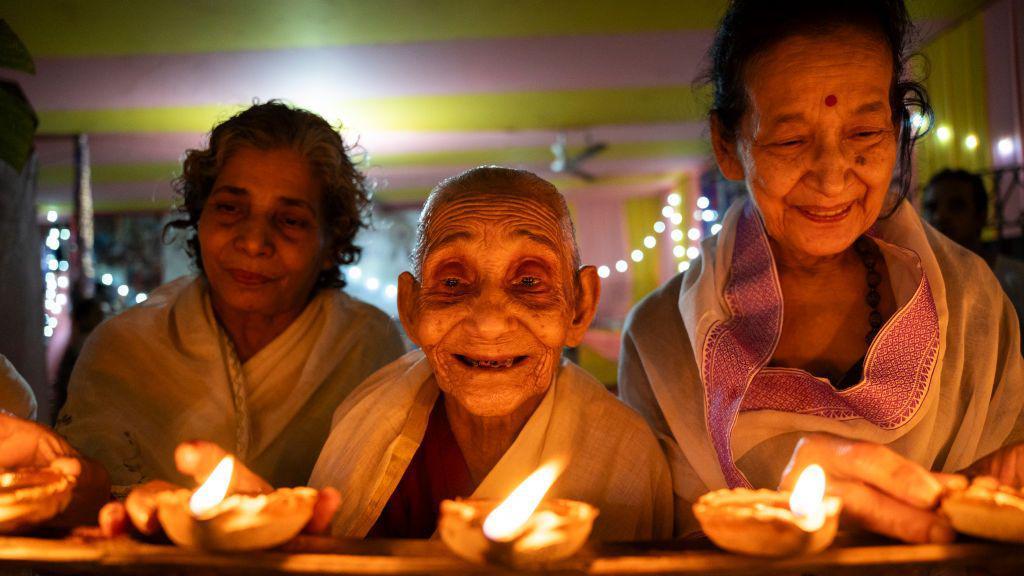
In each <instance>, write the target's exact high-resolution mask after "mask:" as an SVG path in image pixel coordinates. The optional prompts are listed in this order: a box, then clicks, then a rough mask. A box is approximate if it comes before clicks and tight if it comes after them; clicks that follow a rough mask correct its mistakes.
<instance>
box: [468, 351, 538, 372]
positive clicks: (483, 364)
mask: <svg viewBox="0 0 1024 576" xmlns="http://www.w3.org/2000/svg"><path fill="white" fill-rule="evenodd" d="M453 356H455V358H456V359H457V360H458V361H459V362H462V363H463V364H465V365H466V366H469V367H470V368H482V369H486V370H500V369H503V368H511V367H513V366H515V365H517V364H519V363H520V362H522V361H523V360H526V356H511V357H509V358H505V359H504V360H477V359H475V358H470V357H469V356H463V355H462V354H453Z"/></svg>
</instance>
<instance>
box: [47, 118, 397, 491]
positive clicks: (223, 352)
mask: <svg viewBox="0 0 1024 576" xmlns="http://www.w3.org/2000/svg"><path fill="white" fill-rule="evenodd" d="M176 188H177V191H178V193H179V194H180V196H181V205H180V207H179V209H178V214H179V216H180V217H179V218H178V219H177V220H174V221H172V222H171V223H170V224H169V228H171V229H178V230H184V231H186V233H187V234H188V250H189V254H190V255H191V256H192V258H193V261H194V264H195V267H196V269H197V272H198V273H197V274H196V275H195V276H190V277H185V278H181V279H178V280H175V281H173V282H171V283H169V284H166V285H164V286H162V287H160V288H159V289H157V290H156V291H155V292H153V293H152V295H151V297H150V299H149V300H148V301H146V302H145V303H144V304H142V305H139V306H135V307H133V308H131V309H129V310H127V311H126V312H124V313H123V314H121V315H120V316H118V317H116V318H114V319H112V320H110V321H109V322H106V323H105V324H103V325H101V326H100V327H99V328H98V329H97V330H96V331H95V332H94V333H93V335H92V336H91V338H90V339H89V341H88V342H87V343H86V345H85V348H84V349H83V351H82V356H81V358H80V360H79V362H78V365H77V366H76V368H75V371H74V373H73V375H72V378H71V383H70V386H69V390H68V402H67V405H66V406H65V407H64V410H63V411H62V413H61V416H60V418H59V420H58V431H60V432H61V433H63V434H64V435H65V436H66V437H67V438H68V440H69V441H70V442H71V443H72V444H73V445H74V446H76V447H77V448H78V449H79V450H80V451H81V452H82V453H84V454H85V455H88V456H90V457H92V458H94V459H96V460H98V461H100V462H101V463H102V464H103V465H104V466H106V468H107V470H108V471H109V472H110V474H111V478H112V483H113V484H114V485H115V486H131V485H136V484H140V483H142V482H144V481H148V480H163V481H172V482H173V481H178V480H183V478H182V477H181V476H180V475H179V473H178V472H177V470H176V468H175V462H174V448H175V446H177V445H178V444H179V443H181V442H183V441H187V440H190V439H194V438H203V439H206V440H211V441H213V442H216V443H217V444H219V445H221V446H222V447H223V448H225V449H226V450H229V451H231V452H233V453H234V454H236V455H237V456H238V458H240V459H241V460H242V461H244V462H245V463H246V464H247V465H248V466H249V467H251V468H253V469H254V470H257V471H258V472H259V473H260V475H261V476H263V477H264V478H266V479H267V480H269V481H270V482H271V483H273V484H275V485H296V484H301V483H303V482H305V481H306V479H307V478H309V474H310V471H311V470H312V467H313V464H314V462H315V460H316V456H317V454H318V452H319V450H320V447H321V445H322V444H323V442H324V440H325V438H326V437H327V432H328V429H329V427H330V422H331V414H332V413H333V411H334V408H335V407H337V406H338V404H339V403H341V401H342V399H344V398H345V396H346V395H347V394H348V393H349V392H350V391H351V390H352V389H353V388H354V387H355V386H356V385H357V384H359V383H360V382H361V381H362V380H363V379H364V378H366V377H367V376H369V375H370V374H371V373H373V372H374V371H376V370H377V368H379V367H381V366H383V365H385V364H387V363H389V362H391V361H392V360H394V359H395V358H397V357H398V356H399V355H401V353H402V351H403V345H402V342H401V339H400V337H399V335H398V332H397V329H396V327H395V326H394V324H393V322H391V320H390V319H389V318H388V317H387V315H385V314H384V313H383V312H381V311H380V310H377V309H376V308H374V307H372V306H370V305H368V304H365V303H363V302H360V301H358V300H355V299H354V298H352V297H350V296H348V295H347V294H345V293H344V292H343V291H342V290H341V288H342V287H343V286H344V285H345V284H344V280H343V277H342V275H341V272H340V269H339V266H340V265H342V264H350V263H352V262H355V261H356V260H357V259H358V257H359V247H358V246H356V245H355V244H354V243H353V241H354V239H355V236H356V233H357V232H358V231H359V229H360V228H362V227H364V226H365V217H366V212H367V206H368V204H369V194H368V193H367V189H366V184H365V180H364V177H363V175H362V174H361V173H360V172H359V171H358V170H357V169H356V167H355V166H354V165H353V163H352V161H351V160H350V159H349V157H348V149H347V148H346V146H345V144H344V142H343V140H342V138H341V136H340V135H339V133H338V132H337V131H336V130H334V129H333V128H332V127H331V126H330V125H329V124H328V123H327V122H326V121H325V120H324V119H323V118H321V117H319V116H317V115H315V114H313V113H310V112H307V111H305V110H300V109H296V108H292V107H289V106H287V105H285V104H282V103H280V102H275V101H271V102H267V103H264V104H256V105H254V106H252V107H250V108H248V109H247V110H244V111H243V112H240V113H239V114H237V115H235V116H234V117H232V118H230V119H229V120H227V121H225V122H223V123H221V124H219V125H218V126H216V127H215V128H214V129H213V131H212V132H211V134H210V140H209V146H208V147H207V148H205V149H201V150H190V151H189V152H188V153H187V155H186V158H185V161H184V166H183V173H182V175H181V177H180V178H179V179H178V180H177V182H176Z"/></svg>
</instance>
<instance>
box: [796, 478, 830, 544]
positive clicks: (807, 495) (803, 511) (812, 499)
mask: <svg viewBox="0 0 1024 576" xmlns="http://www.w3.org/2000/svg"><path fill="white" fill-rule="evenodd" d="M824 501H825V470H823V469H822V468H821V466H818V465H817V464H811V465H810V466H808V467H807V468H804V471H803V472H801V473H800V477H799V478H797V481H796V486H794V487H793V494H792V495H791V496H790V497H789V509H790V510H792V511H793V514H794V515H795V516H796V517H797V520H798V522H799V523H800V527H801V528H803V529H804V530H807V531H808V532H813V531H814V530H817V529H819V528H821V527H822V526H823V525H824V524H825V502H824Z"/></svg>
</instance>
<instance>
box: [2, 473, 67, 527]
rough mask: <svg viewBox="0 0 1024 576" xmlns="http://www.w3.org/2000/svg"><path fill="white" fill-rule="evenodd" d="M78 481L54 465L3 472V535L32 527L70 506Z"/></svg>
mask: <svg viewBox="0 0 1024 576" xmlns="http://www.w3.org/2000/svg"><path fill="white" fill-rule="evenodd" d="M74 485H75V481H74V479H73V478H71V477H69V476H67V475H66V474H64V473H63V472H60V471H58V470H54V469H52V468H17V469H14V470H6V471H0V534H10V533H12V532H17V531H19V530H24V529H26V528H30V527H32V526H35V525H37V524H40V523H42V522H45V521H46V520H49V519H50V518H53V517H54V516H56V515H57V514H60V513H61V512H63V511H64V509H65V508H67V506H68V503H70V502H71V491H72V489H73V488H74Z"/></svg>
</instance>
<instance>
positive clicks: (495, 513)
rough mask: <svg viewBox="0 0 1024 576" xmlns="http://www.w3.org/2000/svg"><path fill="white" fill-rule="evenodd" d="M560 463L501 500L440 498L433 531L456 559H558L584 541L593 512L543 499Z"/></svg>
mask: <svg viewBox="0 0 1024 576" xmlns="http://www.w3.org/2000/svg"><path fill="white" fill-rule="evenodd" d="M563 467H564V466H563V464H561V463H560V462H551V463H548V464H545V465H544V466H541V467H540V468H538V469H537V470H536V471H535V472H534V473H533V474H531V475H530V476H528V477H527V478H526V480H523V482H522V483H521V484H520V485H519V486H518V487H516V489H515V490H513V491H512V493H511V494H509V496H508V497H507V498H505V499H504V500H502V501H501V502H497V501H494V500H445V501H444V502H442V503H441V519H440V521H439V524H438V532H440V534H441V539H442V540H443V541H444V542H445V544H447V545H448V547H449V548H451V549H452V551H453V552H455V553H456V554H458V555H459V556H461V557H462V558H464V559H466V560H469V561H471V562H476V563H478V564H485V563H494V564H502V565H506V566H512V567H517V568H521V567H528V566H536V565H541V564H546V563H549V562H555V561H558V560H563V559H565V558H568V557H570V556H572V555H573V554H575V553H576V552H577V551H578V550H579V549H580V548H581V547H582V546H583V544H584V543H585V542H586V540H587V537H588V536H589V535H590V530H591V528H593V525H594V519H595V518H596V517H597V514H598V510H597V509H596V508H594V507H593V506H591V505H590V504H587V503H585V502H579V501H576V500H567V499H554V500H547V501H544V495H545V494H547V492H548V490H549V489H550V488H551V485H552V484H554V483H555V480H557V479H558V476H559V475H560V474H561V472H562V469H563Z"/></svg>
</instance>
